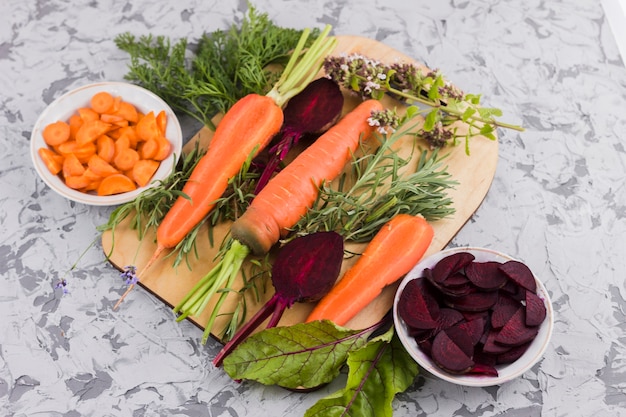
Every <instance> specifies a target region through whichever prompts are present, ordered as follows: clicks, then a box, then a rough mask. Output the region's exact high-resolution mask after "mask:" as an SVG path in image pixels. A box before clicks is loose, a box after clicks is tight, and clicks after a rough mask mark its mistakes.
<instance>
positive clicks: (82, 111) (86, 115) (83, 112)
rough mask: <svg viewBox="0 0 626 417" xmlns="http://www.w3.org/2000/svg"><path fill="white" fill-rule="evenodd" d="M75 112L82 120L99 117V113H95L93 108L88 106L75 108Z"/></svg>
mask: <svg viewBox="0 0 626 417" xmlns="http://www.w3.org/2000/svg"><path fill="white" fill-rule="evenodd" d="M77 112H78V115H79V116H80V118H81V119H83V122H87V121H93V120H98V119H100V115H99V114H98V113H96V111H95V110H94V109H91V108H89V107H81V108H79V109H78V110H77Z"/></svg>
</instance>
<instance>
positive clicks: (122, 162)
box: [113, 148, 140, 171]
mask: <svg viewBox="0 0 626 417" xmlns="http://www.w3.org/2000/svg"><path fill="white" fill-rule="evenodd" d="M139 159H140V158H139V153H138V152H137V151H136V150H134V149H131V148H126V149H123V150H121V151H120V152H119V153H118V154H117V155H115V159H113V164H114V165H115V167H116V168H117V169H119V170H121V171H128V170H130V169H133V166H135V164H136V163H137V162H139Z"/></svg>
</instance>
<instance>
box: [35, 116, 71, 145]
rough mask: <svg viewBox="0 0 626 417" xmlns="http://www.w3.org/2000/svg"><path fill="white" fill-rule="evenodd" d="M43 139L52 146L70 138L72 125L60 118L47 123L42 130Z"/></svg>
mask: <svg viewBox="0 0 626 417" xmlns="http://www.w3.org/2000/svg"><path fill="white" fill-rule="evenodd" d="M42 136H43V140H44V141H45V142H46V143H47V144H48V145H50V146H57V145H60V144H62V143H63V142H65V141H66V140H69V138H70V125H69V124H67V123H66V122H64V121H62V120H59V121H56V122H53V123H50V124H48V125H46V127H45V128H44V129H43V132H42Z"/></svg>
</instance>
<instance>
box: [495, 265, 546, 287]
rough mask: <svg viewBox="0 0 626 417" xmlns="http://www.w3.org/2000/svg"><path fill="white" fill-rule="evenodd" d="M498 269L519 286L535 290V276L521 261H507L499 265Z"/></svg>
mask: <svg viewBox="0 0 626 417" xmlns="http://www.w3.org/2000/svg"><path fill="white" fill-rule="evenodd" d="M500 270H501V271H502V272H504V273H505V274H506V275H507V276H508V277H509V278H510V279H512V280H513V281H514V282H515V283H517V285H519V286H520V287H523V288H525V289H527V290H528V291H532V292H535V293H536V292H537V281H535V276H534V275H533V273H532V271H531V270H530V268H528V266H526V265H525V264H523V263H522V262H519V261H507V262H505V263H503V264H502V265H501V266H500Z"/></svg>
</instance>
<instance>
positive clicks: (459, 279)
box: [441, 264, 471, 288]
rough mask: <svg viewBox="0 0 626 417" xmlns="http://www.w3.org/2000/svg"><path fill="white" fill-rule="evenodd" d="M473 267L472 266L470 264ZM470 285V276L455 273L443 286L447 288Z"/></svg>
mask: <svg viewBox="0 0 626 417" xmlns="http://www.w3.org/2000/svg"><path fill="white" fill-rule="evenodd" d="M470 265H471V264H470ZM469 283H470V280H469V278H468V276H467V275H466V274H464V273H462V272H455V273H454V274H452V275H450V276H448V278H447V279H446V280H445V281H444V282H443V283H442V284H441V285H442V286H443V287H445V288H455V287H464V286H467V285H468V284H469Z"/></svg>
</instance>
